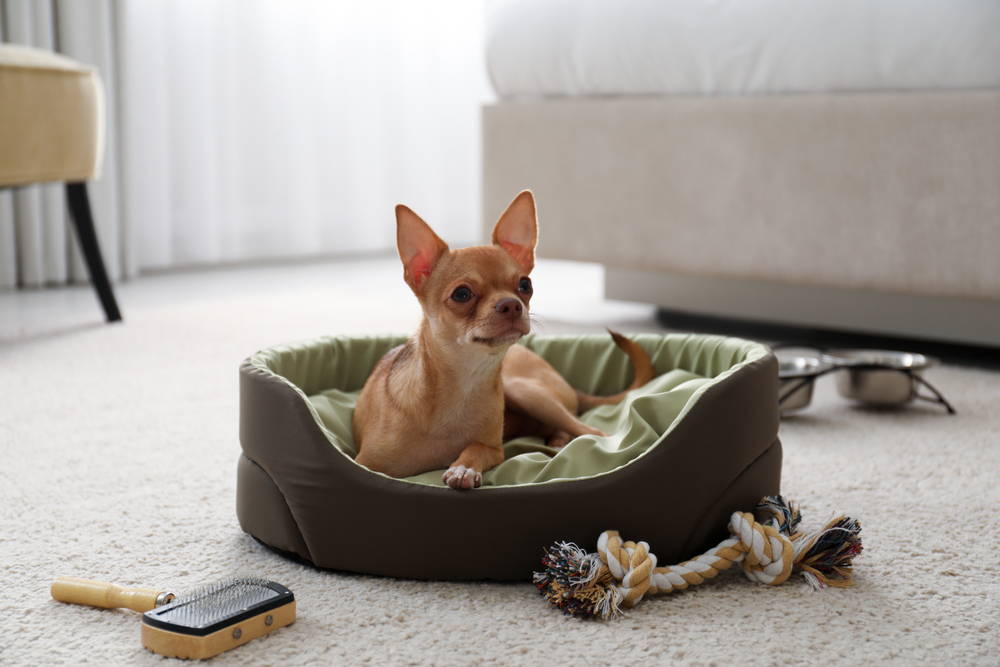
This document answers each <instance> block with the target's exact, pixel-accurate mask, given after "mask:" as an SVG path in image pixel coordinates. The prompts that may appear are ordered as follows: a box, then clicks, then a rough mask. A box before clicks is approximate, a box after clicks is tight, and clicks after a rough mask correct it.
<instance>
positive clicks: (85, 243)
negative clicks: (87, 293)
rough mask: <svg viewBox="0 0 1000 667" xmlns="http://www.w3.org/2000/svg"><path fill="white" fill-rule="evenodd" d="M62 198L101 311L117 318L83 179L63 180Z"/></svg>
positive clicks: (115, 303)
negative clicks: (65, 182)
mask: <svg viewBox="0 0 1000 667" xmlns="http://www.w3.org/2000/svg"><path fill="white" fill-rule="evenodd" d="M66 199H67V200H68V201H69V211H70V217H72V218H73V226H74V227H75V228H76V237H77V239H79V241H80V249H81V250H82V251H83V257H84V259H85V260H86V262H87V271H88V272H89V273H90V282H92V283H93V284H94V289H95V290H96V291H97V297H98V298H99V299H100V300H101V305H102V306H104V314H105V315H106V316H107V318H108V322H117V321H119V320H121V318H122V315H121V313H120V312H119V311H118V302H116V301H115V293H114V292H113V291H112V290H111V281H110V280H108V272H107V271H106V270H105V269H104V259H103V258H102V257H101V246H100V245H98V243H97V233H96V232H95V231H94V219H93V217H92V216H91V215H90V200H89V199H88V198H87V184H86V183H67V184H66Z"/></svg>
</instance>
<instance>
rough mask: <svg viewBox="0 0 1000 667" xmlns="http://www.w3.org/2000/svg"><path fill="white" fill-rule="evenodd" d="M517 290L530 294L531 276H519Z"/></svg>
mask: <svg viewBox="0 0 1000 667" xmlns="http://www.w3.org/2000/svg"><path fill="white" fill-rule="evenodd" d="M517 291H518V292H520V293H521V294H531V278H521V282H519V283H518V284H517Z"/></svg>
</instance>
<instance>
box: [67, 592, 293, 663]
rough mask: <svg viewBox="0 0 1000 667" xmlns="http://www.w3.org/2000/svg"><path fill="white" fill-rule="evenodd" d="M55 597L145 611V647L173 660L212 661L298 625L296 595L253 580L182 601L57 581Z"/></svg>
mask: <svg viewBox="0 0 1000 667" xmlns="http://www.w3.org/2000/svg"><path fill="white" fill-rule="evenodd" d="M52 597H53V598H55V599H56V600H61V601H62V602H71V603H74V604H85V605H90V606H92V607H104V608H115V607H127V608H129V609H134V610H136V611H142V612H145V613H143V615H142V645H143V646H145V647H146V648H148V649H149V650H150V651H153V652H155V653H159V654H161V655H165V656H167V657H171V658H195V659H204V658H211V657H212V656H214V655H218V654H219V653H222V652H223V651H228V650H229V649H231V648H235V647H237V646H239V645H241V644H245V643H247V642H248V641H250V640H251V639H256V638H257V637H260V636H262V635H266V634H267V633H269V632H271V631H272V630H277V629H278V628H281V627H284V626H286V625H289V624H291V623H293V622H294V621H295V596H294V595H293V594H292V592H291V591H290V590H288V589H287V588H285V587H284V586H282V585H281V584H276V583H274V582H273V581H267V580H266V579H258V578H254V577H237V578H232V579H226V580H224V581H220V582H219V583H217V584H212V585H210V586H205V587H204V588H200V589H198V590H196V591H194V592H192V593H190V594H188V595H184V596H181V597H175V596H174V595H173V594H172V593H168V592H164V591H154V590H149V589H140V588H137V589H127V588H122V587H120V586H116V585H115V584H106V583H102V582H97V581H88V580H86V579H72V578H68V577H62V578H60V579H58V580H56V581H55V582H53V584H52Z"/></svg>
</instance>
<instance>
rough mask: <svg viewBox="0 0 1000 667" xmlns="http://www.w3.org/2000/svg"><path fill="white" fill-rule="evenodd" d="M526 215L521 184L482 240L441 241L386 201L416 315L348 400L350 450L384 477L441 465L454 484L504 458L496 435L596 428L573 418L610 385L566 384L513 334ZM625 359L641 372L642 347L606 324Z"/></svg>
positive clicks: (524, 272)
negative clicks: (586, 389) (416, 321)
mask: <svg viewBox="0 0 1000 667" xmlns="http://www.w3.org/2000/svg"><path fill="white" fill-rule="evenodd" d="M537 238H538V225H537V222H536V218H535V201H534V197H533V196H532V194H531V192H530V191H528V190H525V191H524V192H522V193H520V194H519V195H518V196H517V197H516V198H515V199H514V201H512V202H511V204H510V205H509V206H508V207H507V210H506V211H504V213H503V215H502V216H501V217H500V220H499V221H498V222H497V224H496V226H495V227H494V229H493V245H489V246H477V247H472V248H463V249H460V250H450V249H449V248H448V246H447V245H446V244H445V242H444V241H442V240H441V239H440V238H438V236H437V234H435V233H434V231H433V230H432V229H431V228H430V227H429V226H428V225H427V223H426V222H424V221H423V220H421V219H420V217H419V216H417V214H416V213H414V212H413V211H411V210H410V209H409V208H407V207H406V206H403V205H399V206H397V207H396V246H397V249H398V251H399V258H400V259H401V260H402V262H403V279H404V280H405V281H406V284H407V285H409V286H410V288H411V289H412V290H413V293H414V294H415V295H416V297H417V299H418V300H419V301H420V305H421V307H422V309H423V313H424V318H423V321H422V322H421V323H420V327H419V328H418V329H417V332H416V334H414V335H413V337H412V338H410V339H409V340H408V341H407V342H406V343H405V344H403V345H401V346H399V347H396V348H394V349H393V350H390V351H389V352H388V353H387V354H386V355H385V356H384V357H383V358H382V359H381V360H380V361H379V363H378V364H377V365H376V366H375V369H374V370H373V371H372V373H371V375H370V376H369V378H368V380H367V382H366V383H365V385H364V388H363V389H362V390H361V396H360V397H359V398H358V402H357V406H356V408H355V410H354V418H353V430H354V440H355V443H356V445H357V447H358V455H357V459H356V460H357V462H358V463H360V464H362V465H364V466H367V467H368V468H370V469H372V470H376V471H379V472H383V473H385V474H387V475H390V476H392V477H408V476H410V475H416V474H419V473H422V472H427V471H428V470H436V469H439V468H446V467H447V470H446V471H445V473H444V476H443V479H444V481H445V483H447V485H448V486H450V487H452V488H454V489H471V488H474V487H478V486H480V485H481V484H482V479H483V475H482V474H483V471H485V470H489V469H490V468H492V467H494V466H496V465H498V464H499V463H501V462H502V461H503V459H504V453H503V442H504V440H507V439H510V438H513V437H518V436H524V435H537V436H540V437H543V438H546V442H547V444H548V445H550V446H554V447H561V446H562V445H565V444H566V443H567V442H569V441H570V439H572V438H574V437H576V436H580V435H584V434H593V435H604V434H603V433H602V432H601V431H598V430H597V429H594V428H591V427H590V426H587V425H586V424H584V423H583V422H582V421H580V420H579V419H578V418H577V415H578V414H579V413H580V412H582V411H583V410H587V409H590V408H592V407H594V406H596V405H602V404H610V403H617V402H618V401H620V400H621V399H622V398H624V396H625V394H626V392H627V391H628V390H626V391H623V392H621V393H620V394H616V395H614V396H591V395H588V394H584V393H582V392H579V391H577V390H575V389H573V388H572V387H571V386H570V385H569V383H567V382H566V380H565V379H563V377H562V376H560V375H559V373H558V372H557V371H556V370H555V369H554V368H553V367H552V366H551V365H549V363H548V362H546V361H545V360H544V359H542V358H541V357H540V356H538V355H537V354H535V353H534V352H532V351H531V350H529V349H528V348H526V347H524V346H523V345H515V344H514V343H516V342H517V341H518V339H520V338H521V337H522V336H524V335H525V334H527V333H528V331H529V330H530V324H529V320H528V304H529V303H530V301H531V294H532V286H531V278H530V277H529V274H530V273H531V270H532V269H533V268H534V265H535V244H536V241H537ZM610 333H611V335H612V337H613V338H614V341H615V343H616V344H617V345H618V346H619V347H620V348H621V349H622V350H624V352H625V353H626V354H627V355H628V356H629V358H630V359H631V361H632V364H633V365H634V367H635V381H634V382H633V383H632V386H631V387H629V389H634V388H636V387H639V386H641V385H643V384H645V383H646V382H648V381H649V380H650V379H651V378H652V376H653V366H652V363H651V361H650V358H649V355H648V354H647V353H646V352H645V350H643V349H642V347H640V346H639V345H638V344H637V343H635V342H634V341H631V340H629V339H628V338H625V337H624V336H620V335H619V334H616V333H614V332H610Z"/></svg>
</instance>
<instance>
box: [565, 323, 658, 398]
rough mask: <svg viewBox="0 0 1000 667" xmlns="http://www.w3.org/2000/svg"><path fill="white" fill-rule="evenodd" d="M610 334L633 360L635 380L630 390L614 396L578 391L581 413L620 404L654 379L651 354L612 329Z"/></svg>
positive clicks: (609, 330)
mask: <svg viewBox="0 0 1000 667" xmlns="http://www.w3.org/2000/svg"><path fill="white" fill-rule="evenodd" d="M608 333H609V334H611V337H612V338H613V339H614V341H615V345H617V346H618V347H620V348H621V350H622V351H623V352H624V353H625V354H627V355H628V358H629V360H631V362H632V367H633V369H635V379H634V380H632V384H630V385H629V387H628V389H626V390H625V391H623V392H620V393H617V394H614V395H612V396H592V395H591V394H585V393H583V392H582V391H577V392H576V398H577V401H578V404H579V406H580V407H579V411H580V412H585V411H587V410H589V409H591V408H595V407H597V406H598V405H613V404H615V403H618V402H620V401H621V400H622V399H623V398H625V394H627V393H628V392H630V391H632V390H633V389H636V388H638V387H641V386H642V385H644V384H646V383H647V382H649V381H650V380H652V379H653V375H654V374H655V373H654V371H653V360H652V359H650V358H649V354H648V353H647V352H646V350H644V349H643V348H642V346H641V345H639V344H638V343H637V342H635V341H634V340H632V339H630V338H626V337H625V336H623V335H621V334H620V333H618V332H616V331H612V330H611V329H608Z"/></svg>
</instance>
